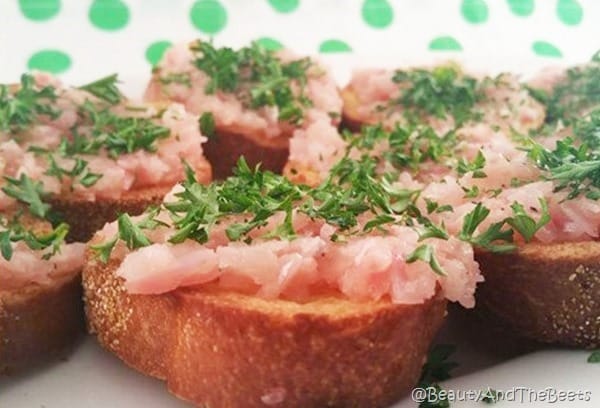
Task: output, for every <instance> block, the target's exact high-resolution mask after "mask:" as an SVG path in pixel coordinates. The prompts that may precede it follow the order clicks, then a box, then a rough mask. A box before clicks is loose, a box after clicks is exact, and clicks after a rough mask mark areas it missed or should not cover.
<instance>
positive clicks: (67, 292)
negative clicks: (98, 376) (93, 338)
mask: <svg viewBox="0 0 600 408" xmlns="http://www.w3.org/2000/svg"><path fill="white" fill-rule="evenodd" d="M79 272H80V271H79V270H74V271H73V273H72V274H70V275H67V276H61V277H60V278H56V279H54V280H53V281H52V283H50V284H47V285H38V284H29V285H27V286H24V287H22V288H20V289H11V290H3V289H0V374H6V373H10V372H13V371H16V370H19V369H21V368H24V367H26V366H30V365H34V364H37V363H39V362H42V361H45V360H47V359H48V358H51V357H55V356H60V355H61V353H63V352H64V351H66V350H68V348H69V347H70V346H71V345H72V344H73V343H74V342H75V341H76V340H77V338H78V336H79V334H80V333H82V332H83V328H84V321H83V308H82V304H81V303H82V302H81V284H80V275H79Z"/></svg>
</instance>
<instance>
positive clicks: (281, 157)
mask: <svg viewBox="0 0 600 408" xmlns="http://www.w3.org/2000/svg"><path fill="white" fill-rule="evenodd" d="M276 139H277V141H275V142H273V143H266V142H267V141H268V139H267V138H266V137H263V138H262V139H261V138H256V137H250V136H249V135H247V134H245V133H243V132H240V131H232V130H228V129H217V130H216V134H215V136H213V137H211V138H209V139H208V141H207V142H206V143H204V145H203V149H204V155H205V156H206V158H207V159H208V161H209V162H210V164H211V166H212V169H213V176H214V178H215V179H218V180H222V179H224V178H226V177H229V176H231V175H232V174H233V169H234V168H235V167H236V163H237V161H238V159H239V158H240V157H241V156H244V158H245V159H246V162H247V163H248V165H249V166H250V167H251V168H253V167H255V166H256V165H258V164H259V163H261V165H260V168H261V169H263V170H270V171H272V172H274V173H278V174H281V172H282V171H283V167H284V166H285V163H286V162H287V159H288V156H289V138H288V137H284V136H280V137H278V138H276ZM260 140H263V142H259V141H260Z"/></svg>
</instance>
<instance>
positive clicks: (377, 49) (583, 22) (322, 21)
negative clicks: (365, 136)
mask: <svg viewBox="0 0 600 408" xmlns="http://www.w3.org/2000/svg"><path fill="white" fill-rule="evenodd" d="M417 3H418V4H417ZM0 15H2V16H3V17H4V21H7V22H9V23H8V24H3V25H1V26H0V35H3V38H18V39H19V41H4V42H3V43H2V44H0V48H2V53H3V54H2V55H0V57H2V58H3V61H10V62H11V63H10V64H2V66H1V67H0V74H1V75H3V76H5V77H6V79H7V80H14V78H13V77H15V76H17V75H18V73H19V72H22V71H25V70H30V69H40V70H46V71H49V72H53V73H56V74H61V75H79V73H80V71H79V70H85V72H86V73H89V72H90V71H94V72H96V70H97V73H98V74H99V75H102V74H106V72H120V71H122V70H128V69H130V70H131V71H134V70H135V71H141V72H147V71H148V70H149V69H150V67H152V66H155V65H156V64H157V63H158V62H159V61H160V59H161V58H162V56H163V55H164V53H165V51H166V50H167V49H168V48H169V47H170V46H171V45H173V44H175V43H179V42H182V41H191V40H193V39H195V38H200V39H203V40H212V41H214V42H215V43H216V44H219V45H231V46H234V47H239V46H242V45H247V44H248V43H249V42H250V41H257V42H258V43H259V44H260V45H261V46H263V47H264V48H266V49H268V50H273V51H279V50H281V49H283V48H290V49H292V50H294V51H295V52H297V53H301V54H321V55H322V56H323V57H325V58H328V59H336V58H348V57H349V56H356V57H357V58H359V59H361V56H383V57H388V58H395V59H397V60H403V59H406V60H409V61H414V60H421V61H424V62H425V63H426V62H427V59H431V58H440V56H441V55H448V56H449V58H458V59H460V60H467V61H470V60H473V61H476V62H477V61H479V62H481V64H480V65H484V64H485V63H486V62H487V61H488V60H494V61H499V62H502V61H505V60H507V59H510V58H520V59H532V60H534V61H539V64H540V65H542V64H553V63H561V62H565V63H570V62H583V61H585V60H586V58H589V56H591V55H592V54H594V52H596V51H597V48H598V47H600V43H599V42H598V39H597V35H593V34H594V33H597V32H598V29H597V22H598V21H600V2H599V1H597V0H441V1H440V0H419V2H411V1H401V0H346V1H344V7H333V6H331V4H330V3H329V2H318V1H315V0H245V1H241V0H182V1H172V2H168V1H162V0H161V1H144V0H89V1H80V2H77V1H73V0H15V1H4V2H0ZM512 27H515V29H514V30H513V29H512ZM14 30H18V31H14ZM498 33H503V34H502V35H498ZM494 58H495V59H494ZM365 60H367V61H368V60H369V57H365ZM5 72H6V73H5Z"/></svg>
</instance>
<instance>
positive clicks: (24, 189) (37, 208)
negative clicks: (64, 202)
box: [2, 174, 50, 219]
mask: <svg viewBox="0 0 600 408" xmlns="http://www.w3.org/2000/svg"><path fill="white" fill-rule="evenodd" d="M4 180H6V181H7V185H6V186H4V187H2V191H3V192H4V193H5V194H6V195H7V196H9V197H12V198H14V199H16V200H18V201H20V202H22V203H24V204H27V206H28V208H29V211H30V212H31V213H32V214H33V215H35V216H36V217H39V218H43V219H44V218H46V217H47V216H48V212H49V211H50V205H48V204H46V203H44V201H43V197H44V188H43V185H42V183H41V182H40V181H33V180H32V179H30V178H29V177H28V176H27V175H25V174H21V176H20V177H19V178H18V179H17V178H12V177H9V176H4Z"/></svg>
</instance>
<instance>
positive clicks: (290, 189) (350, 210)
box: [96, 157, 448, 273]
mask: <svg viewBox="0 0 600 408" xmlns="http://www.w3.org/2000/svg"><path fill="white" fill-rule="evenodd" d="M375 165H376V162H375V161H374V159H372V158H369V157H363V158H362V159H360V160H353V159H350V158H348V157H346V158H344V159H343V160H341V161H340V162H339V163H338V164H337V165H336V166H335V167H334V168H333V169H332V171H331V173H330V175H329V177H328V178H327V179H326V180H325V181H324V182H323V183H322V184H321V185H319V186H318V187H317V188H315V189H310V188H309V187H308V186H304V185H296V184H293V183H292V182H290V181H289V180H288V179H286V178H285V177H282V176H279V175H276V174H274V173H271V172H268V171H260V170H259V169H258V168H256V169H251V168H250V167H249V166H248V164H247V163H246V161H245V160H244V159H243V158H241V159H240V160H239V162H238V165H237V168H236V169H235V173H234V176H233V177H229V178H228V179H226V180H224V181H222V182H219V183H212V184H210V185H203V184H199V183H198V182H196V180H195V177H194V174H193V171H191V169H189V167H188V170H187V178H186V181H185V182H184V183H183V191H181V192H179V193H177V194H176V195H175V200H174V201H172V202H166V203H163V204H162V206H161V208H160V209H159V210H158V211H166V212H167V214H168V215H169V216H170V219H171V222H170V224H171V225H172V226H173V227H174V230H175V231H174V233H173V234H172V235H171V236H170V237H169V242H171V243H180V242H183V241H185V240H188V239H191V240H195V241H197V242H199V243H205V242H207V241H208V239H209V234H210V231H211V229H212V228H213V227H214V226H215V225H217V224H220V223H221V222H223V221H225V220H227V219H230V218H231V217H233V220H234V222H232V223H230V224H229V225H228V226H227V228H226V230H225V232H226V235H227V237H228V238H229V239H230V240H231V241H244V242H246V243H250V242H251V240H252V238H251V237H253V236H259V237H262V238H263V239H273V238H279V239H293V238H295V237H296V234H297V232H296V231H295V229H294V224H293V217H294V216H295V215H296V214H305V215H307V216H308V217H310V218H312V219H320V220H323V221H324V222H326V223H327V224H329V225H332V226H334V227H336V230H337V231H336V232H335V234H333V235H332V237H331V239H332V241H335V242H342V241H344V240H345V239H346V238H347V237H349V236H352V235H361V234H365V233H369V232H371V231H373V230H378V231H381V232H382V233H386V229H387V227H389V226H390V225H406V226H410V227H414V228H415V229H418V230H419V231H420V232H421V238H422V239H424V238H429V237H431V238H434V237H435V238H440V239H447V238H448V235H447V233H446V232H445V231H444V230H443V228H441V227H438V226H436V225H434V224H433V223H432V222H431V221H429V220H428V219H427V218H426V217H424V216H423V215H421V214H420V212H419V210H418V209H417V207H416V206H415V201H416V199H417V198H418V192H417V191H412V190H406V189H399V188H396V187H394V186H392V185H391V184H390V183H388V182H386V181H385V180H384V181H381V180H379V178H378V177H376V175H375ZM156 214H157V213H154V214H153V215H148V217H150V218H148V217H147V219H151V220H154V218H155V216H156ZM275 214H282V215H283V217H281V219H280V221H279V222H278V223H277V224H276V225H274V226H273V228H272V229H271V230H270V231H269V232H266V233H264V234H262V235H260V234H258V235H257V234H256V233H255V234H251V232H253V231H259V230H260V229H261V228H264V227H265V226H266V225H267V223H269V222H272V221H273V218H272V217H273V216H274V215H275ZM119 220H120V221H119V234H118V236H117V237H115V238H113V239H111V240H108V241H107V242H106V243H104V244H101V245H99V246H97V247H96V250H98V251H99V253H100V256H101V258H102V259H108V257H109V256H110V251H111V250H112V248H113V247H114V245H115V244H116V242H117V240H118V239H120V240H122V241H124V242H125V243H126V244H127V246H128V247H129V248H131V249H135V248H139V247H140V246H145V245H148V244H149V241H147V240H146V238H145V235H144V234H143V231H142V229H144V228H142V227H140V226H139V225H138V224H135V223H133V222H131V220H130V219H121V218H120V219H119ZM136 225H137V227H136ZM158 225H161V224H159V223H152V225H151V226H149V228H154V227H157V226H158ZM411 259H412V260H411V262H414V261H417V260H422V261H425V262H427V263H429V264H430V265H431V266H432V268H433V269H434V271H435V272H436V273H443V271H442V269H441V267H440V266H439V264H438V263H437V261H436V260H435V257H434V255H433V252H432V248H431V247H423V249H417V250H416V251H415V252H414V253H413V256H412V258H411Z"/></svg>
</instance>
